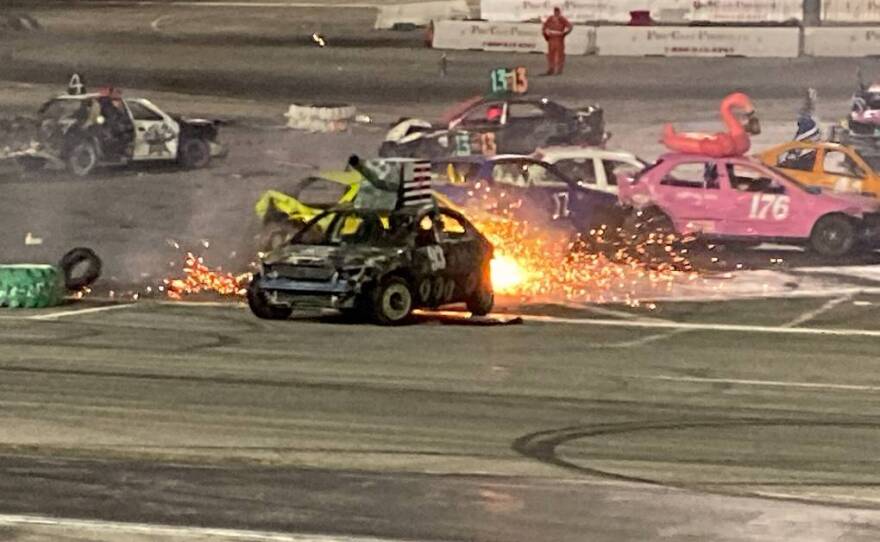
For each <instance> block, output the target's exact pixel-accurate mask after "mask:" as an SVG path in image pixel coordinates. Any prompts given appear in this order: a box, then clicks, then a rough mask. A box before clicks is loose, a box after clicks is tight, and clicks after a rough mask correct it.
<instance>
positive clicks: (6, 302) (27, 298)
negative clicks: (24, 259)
mask: <svg viewBox="0 0 880 542" xmlns="http://www.w3.org/2000/svg"><path fill="white" fill-rule="evenodd" d="M64 294H65V287H64V275H63V273H62V272H61V271H60V270H59V269H58V268H57V267H55V266H54V265H31V264H17V265H0V307H9V308H27V309H36V308H42V307H52V306H55V305H59V304H60V303H61V302H62V301H63V300H64Z"/></svg>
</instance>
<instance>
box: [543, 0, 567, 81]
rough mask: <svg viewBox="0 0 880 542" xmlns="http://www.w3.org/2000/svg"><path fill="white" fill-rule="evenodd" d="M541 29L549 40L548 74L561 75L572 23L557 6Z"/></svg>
mask: <svg viewBox="0 0 880 542" xmlns="http://www.w3.org/2000/svg"><path fill="white" fill-rule="evenodd" d="M541 30H542V31H543V33H544V39H545V40H547V75H560V74H562V67H563V66H564V65H565V36H567V35H569V34H570V33H571V30H572V26H571V23H570V22H569V21H568V19H566V18H565V17H563V16H562V10H561V9H559V8H558V7H556V8H553V15H551V16H550V17H547V20H546V21H544V26H543V27H542V29H541Z"/></svg>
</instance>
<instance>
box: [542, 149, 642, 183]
mask: <svg viewBox="0 0 880 542" xmlns="http://www.w3.org/2000/svg"><path fill="white" fill-rule="evenodd" d="M532 157H533V158H537V159H539V160H543V161H544V162H547V163H549V164H553V165H555V166H556V168H557V169H558V170H559V171H560V172H561V173H563V174H564V175H566V176H567V177H569V178H571V179H576V180H577V182H578V183H579V184H583V185H584V186H585V187H587V188H593V189H595V190H600V191H602V192H608V193H610V194H617V179H616V177H615V176H614V170H615V169H617V168H635V169H639V170H641V169H642V168H644V167H645V165H646V164H645V162H644V161H643V160H641V159H639V158H637V157H636V155H634V154H632V153H629V152H626V151H610V150H605V149H601V148H597V147H587V146H574V145H571V146H569V145H565V146H558V147H544V148H541V149H538V150H537V151H535V152H534V154H532Z"/></svg>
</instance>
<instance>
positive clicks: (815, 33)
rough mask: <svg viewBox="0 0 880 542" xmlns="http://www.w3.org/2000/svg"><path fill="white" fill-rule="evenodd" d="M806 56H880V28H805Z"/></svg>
mask: <svg viewBox="0 0 880 542" xmlns="http://www.w3.org/2000/svg"><path fill="white" fill-rule="evenodd" d="M804 54H805V55H807V56H856V57H858V56H876V55H880V27H877V26H871V27H864V26H862V27H856V26H850V27H837V28H832V27H807V28H804Z"/></svg>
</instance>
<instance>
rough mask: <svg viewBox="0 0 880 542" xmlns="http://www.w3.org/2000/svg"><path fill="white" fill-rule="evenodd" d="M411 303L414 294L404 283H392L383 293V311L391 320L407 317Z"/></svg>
mask: <svg viewBox="0 0 880 542" xmlns="http://www.w3.org/2000/svg"><path fill="white" fill-rule="evenodd" d="M411 305H412V296H411V295H410V293H409V290H408V289H407V288H406V286H404V285H402V284H392V285H391V286H389V287H388V288H386V289H385V292H384V293H383V294H382V313H383V314H384V315H385V316H386V317H388V319H390V320H394V321H396V320H401V319H403V318H405V317H406V315H407V314H409V309H410V306H411Z"/></svg>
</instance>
